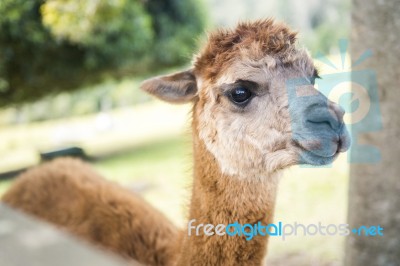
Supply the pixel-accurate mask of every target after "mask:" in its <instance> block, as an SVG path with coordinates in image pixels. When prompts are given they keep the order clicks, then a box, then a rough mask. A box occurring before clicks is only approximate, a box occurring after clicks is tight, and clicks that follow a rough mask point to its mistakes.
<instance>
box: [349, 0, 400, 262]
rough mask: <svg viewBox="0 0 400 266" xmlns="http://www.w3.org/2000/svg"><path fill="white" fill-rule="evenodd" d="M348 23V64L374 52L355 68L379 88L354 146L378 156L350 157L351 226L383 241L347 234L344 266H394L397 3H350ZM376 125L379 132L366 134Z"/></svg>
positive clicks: (399, 114) (399, 96)
mask: <svg viewBox="0 0 400 266" xmlns="http://www.w3.org/2000/svg"><path fill="white" fill-rule="evenodd" d="M352 23H353V25H352V35H351V46H352V47H351V55H352V63H353V64H354V63H356V62H357V59H358V58H359V56H360V55H361V54H362V53H363V52H364V51H366V50H367V49H371V50H372V52H373V56H372V57H371V58H369V59H367V60H365V61H364V62H363V63H361V64H360V65H359V67H360V68H361V65H362V68H367V69H370V70H372V71H374V72H375V74H376V80H377V88H376V87H375V86H374V85H371V84H374V81H371V82H370V83H369V86H367V90H368V92H369V93H370V95H373V90H375V91H376V90H377V92H378V95H379V103H377V100H376V99H373V97H372V98H371V104H373V103H374V101H375V103H377V104H379V107H380V112H379V110H375V111H374V112H375V119H372V120H370V121H369V122H368V123H367V124H368V125H367V126H366V127H364V128H363V129H364V132H360V133H358V135H357V136H356V143H359V144H368V145H372V146H375V147H376V148H377V149H378V150H379V151H380V155H381V156H380V158H379V159H378V160H377V162H372V161H373V160H372V161H370V162H369V163H355V161H356V159H357V158H356V157H354V156H357V152H354V153H353V155H354V156H353V157H352V164H351V167H350V168H351V170H350V197H349V214H348V217H349V224H350V229H352V228H355V227H359V226H361V225H365V226H372V225H375V226H377V225H380V226H381V227H383V236H379V235H377V236H359V235H356V234H355V233H353V232H351V233H350V236H349V237H348V239H347V248H346V257H345V265H348V266H358V265H363V266H364V265H385V266H391V265H393V266H395V265H400V178H399V177H400V140H399V138H400V39H399V37H400V0H379V1H377V0H353V9H352ZM353 71H355V70H354V69H353ZM353 77H354V76H353ZM353 82H355V81H354V79H353ZM353 84H354V83H353ZM353 88H354V86H353ZM360 101H362V99H360ZM371 106H372V105H371ZM378 114H379V119H376V118H377V115H378ZM380 122H381V123H382V129H381V130H379V131H376V132H366V131H368V127H371V130H373V128H374V127H375V126H376V124H377V123H378V124H379V123H380ZM360 123H361V122H360ZM356 126H357V124H354V127H356ZM371 130H370V131H371ZM356 146H357V144H356ZM359 155H362V154H360V153H359ZM364 155H365V153H364ZM367 155H368V154H367ZM375 159H376V158H375Z"/></svg>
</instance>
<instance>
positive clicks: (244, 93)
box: [230, 87, 252, 104]
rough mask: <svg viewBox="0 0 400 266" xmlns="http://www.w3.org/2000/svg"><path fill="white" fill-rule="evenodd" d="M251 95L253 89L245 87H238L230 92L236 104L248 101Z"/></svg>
mask: <svg viewBox="0 0 400 266" xmlns="http://www.w3.org/2000/svg"><path fill="white" fill-rule="evenodd" d="M251 96H252V93H251V91H250V90H249V89H247V88H245V87H237V88H235V89H233V90H232V91H231V92H230V98H231V100H232V101H233V102H234V103H236V104H244V103H246V102H247V101H248V100H249V99H250V97H251Z"/></svg>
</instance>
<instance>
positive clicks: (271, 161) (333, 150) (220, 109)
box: [142, 20, 350, 178]
mask: <svg viewBox="0 0 400 266" xmlns="http://www.w3.org/2000/svg"><path fill="white" fill-rule="evenodd" d="M317 77H318V74H317V71H316V69H315V67H314V64H313V61H312V59H311V58H310V56H309V55H308V53H307V52H306V51H305V50H303V49H300V48H298V47H297V46H296V33H294V32H292V31H290V30H289V29H288V28H287V27H286V26H285V25H283V24H278V23H275V22H273V21H272V20H263V21H257V22H253V23H242V24H239V25H238V26H237V27H236V28H235V29H234V30H228V31H217V32H215V33H213V34H211V35H210V36H209V39H208V42H207V44H206V45H205V46H204V48H203V50H202V51H201V52H200V53H199V54H198V55H197V56H196V57H195V59H194V63H193V68H191V69H189V70H187V71H183V72H180V73H176V74H173V75H168V76H161V77H156V78H153V79H150V80H147V81H145V82H144V83H143V84H142V89H144V90H145V91H147V92H149V93H150V94H152V95H155V96H156V97H158V98H160V99H162V100H165V101H168V102H173V103H184V102H193V104H194V109H193V119H194V122H193V127H194V128H193V129H194V131H195V134H197V137H198V139H199V141H202V142H204V144H205V147H206V148H207V149H208V151H209V152H211V153H212V154H213V155H214V157H215V158H216V160H217V162H218V164H219V166H220V169H221V171H222V172H223V173H224V174H228V175H232V176H238V177H249V176H253V177H254V178H257V177H260V176H264V175H266V174H268V173H271V172H274V171H276V170H278V169H282V168H285V167H287V166H290V165H293V164H312V165H324V164H329V163H331V162H332V161H333V160H334V159H335V158H336V157H337V155H338V153H339V152H342V151H345V150H347V149H348V147H349V145H350V138H349V135H348V133H347V130H346V128H345V126H344V124H343V114H344V111H343V110H342V109H341V108H340V107H339V106H338V105H337V104H335V103H333V102H330V101H329V100H328V99H327V98H326V97H325V96H324V95H322V94H321V93H320V92H318V91H317V90H316V89H315V88H314V80H315V78H317Z"/></svg>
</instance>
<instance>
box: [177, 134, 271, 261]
mask: <svg viewBox="0 0 400 266" xmlns="http://www.w3.org/2000/svg"><path fill="white" fill-rule="evenodd" d="M193 141H194V162H195V163H194V183H193V191H192V192H193V193H192V199H191V205H190V213H189V221H191V220H193V219H194V220H195V221H193V222H192V223H191V225H192V226H194V227H196V226H198V225H200V224H212V225H214V226H216V225H218V224H223V225H228V224H231V223H235V222H238V223H239V224H241V225H244V224H252V225H253V224H257V223H258V222H259V221H260V222H261V223H262V225H264V226H265V225H266V224H269V223H272V218H273V217H272V216H273V211H274V205H275V195H276V189H277V180H276V179H277V177H276V176H275V175H270V176H265V177H263V178H262V180H264V182H263V183H261V184H260V180H257V181H256V180H249V179H246V178H243V177H242V178H238V177H235V176H229V175H225V174H223V173H222V172H221V170H220V167H219V166H218V163H217V161H216V159H215V157H214V156H213V155H212V154H211V153H210V152H209V151H208V150H207V148H206V147H205V145H204V142H203V141H202V140H201V139H199V137H198V136H197V135H194V140H193ZM191 228H192V229H191V235H190V236H189V230H188V226H187V227H186V228H185V229H186V230H184V237H183V242H182V246H181V252H180V254H181V257H180V258H179V261H178V265H261V264H262V262H263V259H264V257H265V255H266V250H267V241H268V235H267V236H255V237H254V238H253V239H251V240H249V241H246V239H245V236H244V235H242V236H237V235H235V236H228V235H226V234H225V235H223V236H219V235H213V236H206V235H204V231H203V230H204V228H203V227H200V230H199V233H200V234H199V235H196V229H195V228H193V227H191ZM213 231H214V232H215V230H213Z"/></svg>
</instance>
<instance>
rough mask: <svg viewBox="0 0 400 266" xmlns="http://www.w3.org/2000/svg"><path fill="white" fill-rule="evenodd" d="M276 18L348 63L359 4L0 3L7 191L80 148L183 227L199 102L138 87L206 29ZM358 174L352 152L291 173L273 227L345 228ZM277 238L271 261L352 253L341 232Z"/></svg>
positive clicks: (195, 0)
mask: <svg viewBox="0 0 400 266" xmlns="http://www.w3.org/2000/svg"><path fill="white" fill-rule="evenodd" d="M266 17H275V18H277V19H279V20H283V21H285V22H287V23H288V24H290V25H291V26H292V27H293V28H294V29H297V30H298V31H299V32H300V35H299V40H300V45H302V46H305V47H307V48H308V49H309V51H310V52H311V54H312V55H313V56H314V57H318V56H321V55H324V56H326V57H328V58H329V59H330V61H331V62H333V63H335V64H341V62H342V61H341V57H340V54H339V46H338V41H339V39H347V38H348V37H349V30H350V1H349V0H328V1H322V0H304V1H296V0H279V1H278V0H274V1H272V0H271V1H264V0H248V1H240V0H229V1H228V0H186V1H181V0H94V1H79V0H47V1H43V0H31V1H25V0H1V2H0V194H1V193H4V191H5V190H6V189H7V188H8V187H9V186H10V184H11V183H12V182H13V177H15V175H16V174H17V173H18V172H20V171H22V170H23V169H26V168H28V167H31V166H33V165H36V164H38V163H40V161H41V160H44V159H46V158H51V157H52V156H54V155H57V154H59V153H65V152H74V153H75V154H78V155H82V156H84V157H86V158H88V159H89V160H90V161H91V162H92V163H93V165H94V167H95V168H96V169H97V170H98V171H99V172H100V173H102V174H103V175H104V176H105V177H107V178H109V179H111V180H114V181H116V182H118V183H120V184H122V185H124V186H126V187H128V188H129V189H132V190H134V191H137V192H139V193H141V194H142V195H143V196H144V197H145V198H146V199H147V200H148V201H150V202H151V203H152V204H153V205H154V206H156V207H157V208H159V209H160V210H161V211H162V212H164V213H165V214H166V215H167V216H168V217H169V218H170V219H171V220H172V221H173V222H174V223H176V224H177V225H180V226H185V215H186V210H187V204H188V202H189V196H190V194H189V192H190V190H189V188H190V184H191V164H192V163H191V143H190V134H189V124H188V121H189V119H188V118H189V115H190V106H172V105H167V104H164V103H162V102H159V101H157V100H154V99H151V98H150V97H149V96H147V95H145V94H144V93H143V92H141V91H140V90H139V84H140V82H141V81H142V80H144V79H145V78H148V77H151V76H154V75H159V74H163V73H169V72H173V71H176V70H180V69H183V68H185V67H188V66H189V65H190V60H191V57H192V54H193V53H194V52H196V49H197V48H198V47H199V46H200V45H201V43H202V42H203V41H204V39H205V36H206V35H205V32H207V31H211V30H213V29H215V28H216V27H220V26H224V27H233V26H234V25H235V24H236V23H237V22H238V21H243V20H246V19H257V18H266ZM347 61H349V60H347ZM320 68H321V72H322V73H321V74H327V73H332V71H334V70H332V68H325V67H324V65H323V64H320ZM348 173H349V165H348V163H347V160H346V154H345V155H343V156H342V157H340V158H339V159H338V160H337V161H336V162H335V163H334V164H333V165H332V166H329V167H327V168H319V169H315V168H305V167H294V168H292V169H289V170H288V171H287V172H286V173H285V177H284V178H283V179H282V182H281V185H280V191H279V196H278V206H277V207H276V210H277V211H276V215H275V220H276V221H283V222H286V223H293V222H299V223H304V224H308V223H318V222H322V223H323V224H330V223H333V224H340V223H345V222H346V214H347V192H348V176H349V174H348ZM270 243H271V244H270V249H269V257H268V260H269V262H270V263H271V265H341V262H342V260H343V256H344V244H345V239H344V237H339V236H338V237H333V236H329V237H324V236H313V237H310V236H307V237H302V236H297V237H292V238H290V237H289V238H287V239H286V240H285V241H283V240H281V239H277V238H273V237H272V238H271V240H270Z"/></svg>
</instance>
